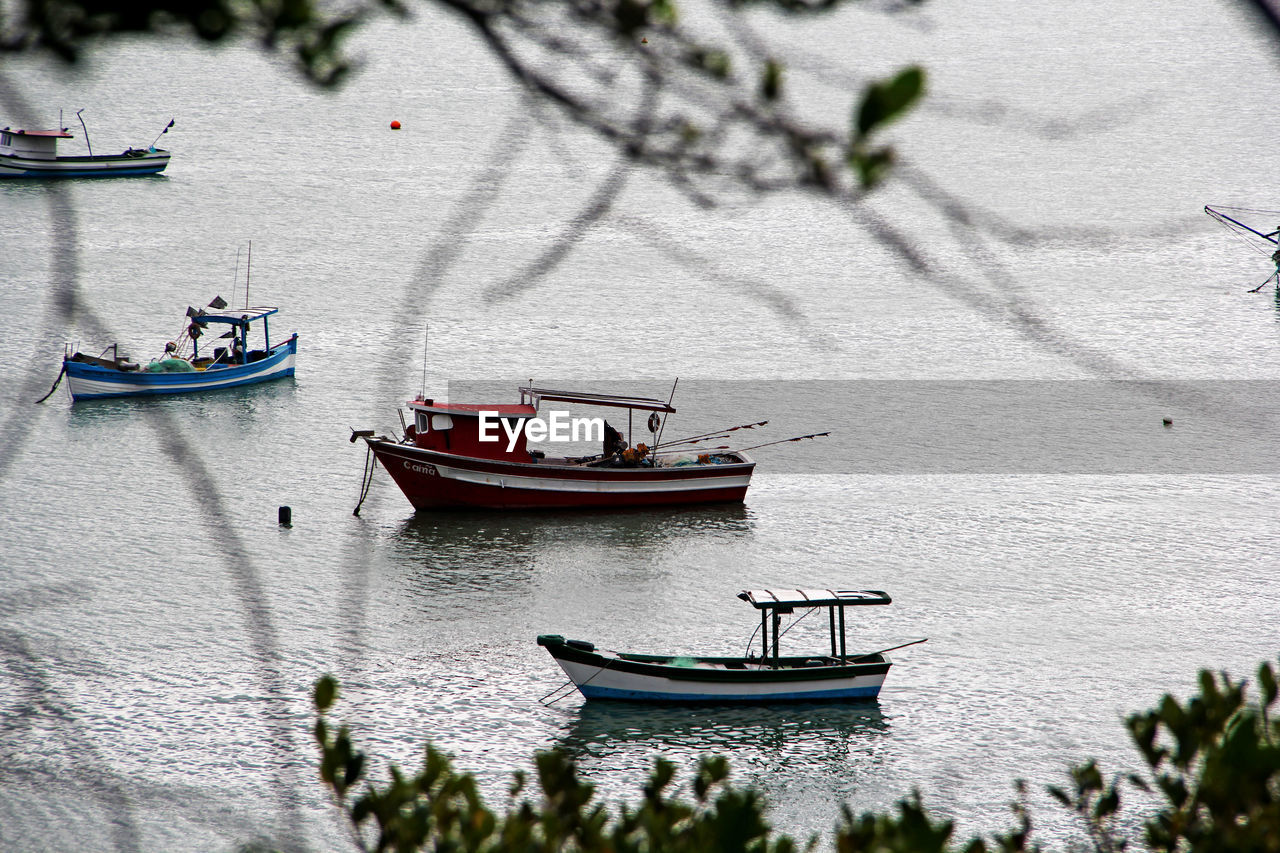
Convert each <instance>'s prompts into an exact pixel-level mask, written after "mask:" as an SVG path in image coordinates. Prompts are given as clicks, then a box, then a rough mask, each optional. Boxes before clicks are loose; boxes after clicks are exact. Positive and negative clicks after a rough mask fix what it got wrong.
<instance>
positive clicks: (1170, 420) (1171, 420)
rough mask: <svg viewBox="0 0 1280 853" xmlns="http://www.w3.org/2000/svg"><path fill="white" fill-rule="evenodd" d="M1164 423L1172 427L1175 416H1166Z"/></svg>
mask: <svg viewBox="0 0 1280 853" xmlns="http://www.w3.org/2000/svg"><path fill="white" fill-rule="evenodd" d="M1164 425H1165V426H1167V427H1171V426H1173V418H1165V419H1164Z"/></svg>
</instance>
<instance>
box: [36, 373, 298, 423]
mask: <svg viewBox="0 0 1280 853" xmlns="http://www.w3.org/2000/svg"><path fill="white" fill-rule="evenodd" d="M65 382H66V380H65V379H64V380H63V383H64V385H63V387H65ZM61 390H62V389H59V392H61ZM296 393H297V384H296V383H295V382H294V380H293V378H292V377H285V378H284V379H279V380H274V381H271V382H261V383H257V384H254V385H237V386H235V387H233V388H222V389H218V390H211V391H190V392H187V393H183V394H156V395H149V396H142V397H114V398H112V397H108V398H105V399H100V400H80V401H78V402H76V403H74V404H73V403H72V402H71V397H70V393H67V394H64V395H62V399H63V401H64V402H65V403H66V405H67V407H68V409H67V424H68V426H70V427H71V428H73V429H74V428H78V427H90V426H98V425H101V424H105V425H108V426H117V425H133V424H135V423H136V422H138V418H139V417H140V416H141V415H144V414H146V413H148V412H161V413H165V414H173V415H175V416H180V417H182V418H184V419H188V418H189V419H191V421H192V422H193V423H195V422H202V421H205V420H206V419H209V418H214V417H218V418H227V417H231V418H250V417H256V416H257V415H258V414H259V412H260V411H262V410H264V409H275V408H277V407H279V406H285V405H292V404H293V403H294V402H295V398H296ZM56 399H58V397H57V396H55V397H51V398H50V399H49V402H50V403H52V402H53V401H54V400H56Z"/></svg>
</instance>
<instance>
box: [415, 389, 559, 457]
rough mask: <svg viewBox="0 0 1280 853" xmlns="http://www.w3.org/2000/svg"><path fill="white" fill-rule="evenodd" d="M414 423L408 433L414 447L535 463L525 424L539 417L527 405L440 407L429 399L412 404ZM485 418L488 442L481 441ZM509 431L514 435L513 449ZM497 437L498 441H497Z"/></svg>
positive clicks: (468, 404) (454, 404) (440, 405)
mask: <svg viewBox="0 0 1280 853" xmlns="http://www.w3.org/2000/svg"><path fill="white" fill-rule="evenodd" d="M409 409H410V410H411V411H412V412H413V413H414V417H413V423H412V424H411V425H410V426H409V428H408V429H407V430H406V433H407V435H408V437H410V438H412V439H413V441H414V444H416V445H417V446H418V447H423V448H426V449H427V450H435V451H437V452H439V453H452V454H455V455H458V456H470V457H473V458H476V459H493V460H495V461H499V462H532V461H533V456H532V454H530V453H529V448H528V444H527V440H526V438H525V434H524V422H525V421H527V420H529V418H532V417H534V416H536V415H537V414H538V410H537V409H535V408H534V407H533V406H530V405H526V404H523V403H521V404H511V403H506V404H501V405H499V404H493V405H485V404H477V403H452V404H451V403H437V402H435V401H434V400H430V399H417V400H411V401H409ZM481 412H484V413H485V414H487V415H490V416H492V415H493V414H494V413H496V414H497V418H496V419H494V418H493V417H489V418H486V425H487V427H488V430H487V436H488V439H489V440H486V441H481V440H480V438H481V436H480V413H481ZM508 430H511V431H512V432H515V434H516V439H515V444H514V445H512V443H511V437H510V435H509V434H508V432H507V431H508ZM495 437H496V440H494V439H495Z"/></svg>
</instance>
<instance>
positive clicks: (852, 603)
mask: <svg viewBox="0 0 1280 853" xmlns="http://www.w3.org/2000/svg"><path fill="white" fill-rule="evenodd" d="M738 598H741V599H742V600H743V601H745V602H747V603H748V604H750V605H751V606H753V607H755V608H756V609H757V610H759V611H760V633H761V635H762V647H761V656H762V657H763V658H764V659H765V660H768V659H769V658H770V657H772V658H773V663H772V666H773V667H774V668H775V669H776V668H777V667H778V665H779V663H780V660H781V659H780V658H779V655H778V637H779V631H778V628H779V625H780V623H781V621H782V616H783V614H786V613H793V612H794V611H795V610H796V609H797V608H801V609H810V608H815V607H825V608H827V616H828V618H829V620H830V623H831V657H832V658H835V659H836V660H839V661H845V660H846V659H847V657H848V655H847V653H846V651H845V630H844V626H845V622H844V611H845V608H846V607H857V606H864V605H873V604H890V603H892V602H893V599H892V598H890V597H889V594H888V593H887V592H881V591H880V590H878V589H856V590H855V589H781V590H772V589H749V590H744V591H742V592H740V593H738ZM837 621H838V622H839V630H838V631H837ZM771 628H772V635H773V636H772V640H771V639H770V633H771V631H770V629H771ZM837 638H838V639H839V644H838V645H837V642H836V641H837ZM771 644H772V645H771ZM771 648H772V651H770V649H771Z"/></svg>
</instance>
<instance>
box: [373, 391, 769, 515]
mask: <svg viewBox="0 0 1280 853" xmlns="http://www.w3.org/2000/svg"><path fill="white" fill-rule="evenodd" d="M546 403H563V404H569V405H572V406H574V407H575V408H576V407H578V406H591V407H604V408H614V409H626V410H628V423H629V424H630V422H631V421H632V420H633V418H634V414H635V413H636V412H647V413H648V418H647V420H646V421H645V426H647V427H648V430H649V432H650V433H651V434H652V436H653V438H652V439H651V440H652V442H653V444H652V446H649V445H646V444H645V443H643V442H641V443H637V444H636V445H635V446H634V447H633V446H631V445H630V443H629V442H630V435H628V436H626V437H623V436H622V435H621V433H619V432H618V431H617V430H614V429H613V428H612V427H611V426H609V425H608V423H607V422H606V421H605V420H604V419H603V418H574V419H571V418H569V417H568V412H567V411H561V410H552V409H550V407H544V405H543V404H546ZM408 406H409V409H410V412H411V413H412V416H413V422H412V423H410V424H407V425H406V426H405V431H404V435H403V437H401V438H398V439H397V438H392V437H388V436H382V435H380V436H375V435H374V434H373V431H372V430H357V431H353V432H352V435H351V440H352V441H355V440H356V439H357V438H362V439H364V440H365V442H366V443H367V444H368V446H369V451H370V453H371V454H372V457H373V458H374V459H376V461H377V462H380V463H382V466H383V467H384V468H386V469H387V471H388V472H389V473H390V474H391V478H392V479H393V480H395V481H396V485H398V486H399V487H400V490H401V491H403V492H404V494H405V497H407V498H408V499H409V502H410V503H412V504H413V506H414V507H415V508H416V509H431V510H442V509H544V508H555V509H570V508H573V509H581V508H608V507H634V506H656V505H664V504H707V503H741V502H742V500H743V498H744V497H745V496H746V494H747V486H748V485H749V484H750V482H751V472H752V470H753V469H754V468H755V462H753V461H752V460H751V458H750V457H748V456H747V455H746V454H745V453H743V452H742V451H734V450H729V449H727V448H724V447H717V448H715V449H714V450H710V451H705V452H704V451H700V450H699V449H698V448H697V447H696V444H697V442H698V441H701V440H704V438H703V437H694V438H693V439H682V440H677V441H670V442H667V443H666V444H663V443H662V440H661V436H662V429H663V427H664V426H665V424H664V419H665V417H666V416H667V415H670V414H673V413H674V412H675V409H674V408H672V406H671V404H670V402H664V401H662V400H655V399H650V398H647V397H629V396H617V395H610V394H588V393H579V392H574V391H553V390H550V389H545V388H532V387H526V388H521V389H520V402H519V403H514V404H513V403H507V404H500V405H482V404H473V403H437V402H435V401H433V400H430V399H424V398H421V397H420V398H418V399H416V400H411V401H409V403H408ZM597 422H598V423H597ZM595 426H598V427H599V429H594V430H593V429H592V427H595ZM579 427H581V429H579ZM739 428H740V427H739ZM558 429H559V430H560V431H561V432H562V433H563V434H564V435H565V436H566V437H565V438H559V439H557V438H556V435H557V430H558ZM735 429H736V428H735ZM628 433H630V428H628ZM707 437H708V438H719V437H722V436H717V435H715V434H714V433H708V434H707ZM531 438H532V439H533V440H534V441H535V442H539V441H542V440H547V439H549V440H551V441H553V442H554V441H557V440H559V441H567V440H569V441H571V440H575V439H576V440H578V441H579V442H582V441H588V440H596V441H599V442H600V444H599V445H598V446H599V447H600V451H599V452H598V453H592V454H589V455H583V456H553V455H548V454H546V453H545V452H544V451H541V450H536V449H534V450H531V449H530V448H529V446H528V441H529V439H531ZM680 448H684V449H683V450H682V449H680ZM373 469H374V466H373V465H372V464H366V466H365V480H364V488H363V493H362V496H361V501H363V500H364V497H363V494H367V492H368V488H369V481H370V479H371V478H372V476H373ZM356 511H357V513H358V512H359V507H357V508H356Z"/></svg>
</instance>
